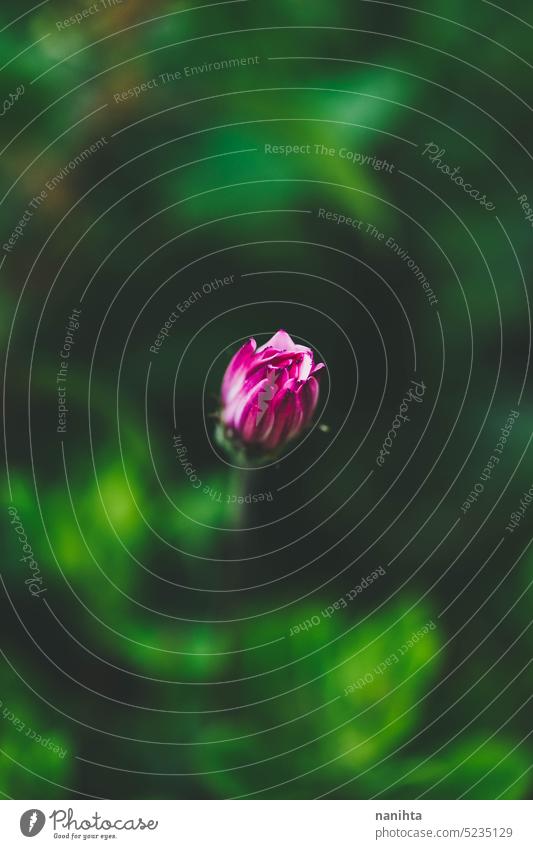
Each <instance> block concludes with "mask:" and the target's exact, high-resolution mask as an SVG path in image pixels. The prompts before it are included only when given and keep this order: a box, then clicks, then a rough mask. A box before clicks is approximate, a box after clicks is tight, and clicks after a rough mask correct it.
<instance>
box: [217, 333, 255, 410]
mask: <svg viewBox="0 0 533 849" xmlns="http://www.w3.org/2000/svg"><path fill="white" fill-rule="evenodd" d="M256 348H257V342H256V341H255V339H249V340H248V342H245V343H244V345H243V346H242V348H239V350H238V351H237V353H236V354H235V355H234V356H233V357H232V358H231V360H230V363H229V365H228V367H227V369H226V371H225V374H224V378H223V380H222V401H223V403H226V402H227V401H228V400H229V399H230V398H232V397H234V395H235V393H236V392H237V391H238V386H239V381H240V380H241V379H242V378H243V377H244V375H245V374H246V369H247V366H248V364H249V363H250V361H251V360H252V358H253V355H254V352H255V349H256Z"/></svg>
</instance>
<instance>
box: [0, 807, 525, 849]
mask: <svg viewBox="0 0 533 849" xmlns="http://www.w3.org/2000/svg"><path fill="white" fill-rule="evenodd" d="M532 813H533V811H532V804H531V803H530V802H518V801H516V802H514V801H498V802H493V801H490V802H489V801H487V802H483V801H474V802H467V801H460V802H456V801H423V802H405V801H387V802H381V801H380V802H376V801H172V800H170V801H157V800H156V801H154V800H148V801H87V800H80V801H67V802H65V801H3V802H1V803H0V835H1V838H0V845H1V846H2V847H3V846H5V847H9V849H11V847H13V846H28V841H29V840H31V839H33V838H35V844H33V845H34V846H35V847H36V849H37V847H39V846H43V847H44V846H51V845H54V846H58V845H61V844H63V843H65V842H66V841H71V843H72V842H74V843H78V844H80V845H81V844H82V843H83V844H84V845H87V844H90V845H93V846H94V845H100V846H101V845H102V844H103V843H105V844H107V845H108V846H109V845H111V846H120V847H124V849H126V847H128V846H132V847H134V846H135V847H137V846H147V847H150V846H153V847H156V846H157V847H173V849H175V847H187V849H196V847H198V849H204V847H205V849H207V847H213V846H216V847H217V849H218V847H221V849H226V847H227V849H241V847H242V849H250V847H253V849H273V847H274V849H286V847H287V849H288V848H289V847H290V849H292V847H299V846H301V847H304V849H325V847H328V849H332V847H335V846H337V845H338V846H339V847H342V849H345V848H346V849H351V847H353V849H366V847H368V846H379V845H381V846H407V847H409V849H416V847H420V849H422V847H430V846H431V847H434V849H436V847H443V849H444V847H447V846H465V847H466V846H470V847H483V846H493V847H500V849H507V847H509V849H511V847H512V849H532V847H533V827H532V826H531V815H532Z"/></svg>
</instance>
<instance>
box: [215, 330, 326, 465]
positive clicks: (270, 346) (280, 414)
mask: <svg viewBox="0 0 533 849" xmlns="http://www.w3.org/2000/svg"><path fill="white" fill-rule="evenodd" d="M323 368H324V363H318V364H317V365H315V363H314V357H313V352H312V351H311V349H310V348H306V347H305V346H304V345H296V344H295V343H294V342H293V341H292V339H291V337H290V336H289V334H288V333H286V332H285V330H278V332H277V333H276V334H274V336H273V337H272V339H269V341H268V342H266V343H265V344H264V345H262V346H261V347H260V348H258V347H257V343H256V341H255V339H250V340H249V341H248V342H246V343H245V344H244V345H243V346H242V348H240V349H239V350H238V351H237V353H236V354H235V355H234V357H233V358H232V360H231V362H230V364H229V366H228V367H227V369H226V373H225V375H224V379H223V381H222V412H221V421H222V424H223V426H224V431H225V432H224V440H225V441H226V442H227V440H228V439H229V440H231V441H235V440H237V441H238V442H239V443H240V444H241V446H242V447H243V448H244V449H247V448H253V449H255V450H256V451H257V450H258V451H259V452H261V453H262V454H277V453H278V452H279V451H280V450H281V449H282V448H283V447H284V446H285V445H286V443H287V442H289V440H291V439H294V438H295V437H296V436H299V434H300V433H301V432H302V431H303V429H304V428H305V427H306V426H307V425H308V424H309V422H310V421H311V419H312V417H313V413H314V411H315V408H316V405H317V403H318V394H319V388H318V380H317V378H316V376H315V375H317V373H318V372H319V371H320V370H321V369H323Z"/></svg>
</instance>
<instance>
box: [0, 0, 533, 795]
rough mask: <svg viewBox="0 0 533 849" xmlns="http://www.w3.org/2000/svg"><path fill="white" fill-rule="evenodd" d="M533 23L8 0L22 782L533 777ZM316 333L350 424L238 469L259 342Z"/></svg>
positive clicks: (10, 686) (307, 788)
mask: <svg viewBox="0 0 533 849" xmlns="http://www.w3.org/2000/svg"><path fill="white" fill-rule="evenodd" d="M192 7H194V8H192ZM91 8H92V10H93V11H90V10H91ZM83 10H85V12H84V11H83ZM76 14H79V15H80V16H81V17H80V18H79V19H78V20H76V18H74V21H72V20H70V21H68V19H69V18H70V17H71V16H73V15H74V16H75V15H76ZM532 26H533V18H532V17H531V9H530V6H529V4H528V3H526V2H518V0H513V2H511V3H510V4H505V8H503V6H498V4H497V3H489V2H485V0H476V2H472V3H467V4H466V3H464V2H460V0H448V1H447V2H446V3H445V4H444V3H442V2H433V0H430V2H424V3H416V4H414V5H412V4H411V5H409V7H408V6H401V5H400V4H395V3H388V2H387V3H385V2H373V0H370V1H369V2H359V0H357V2H353V0H337V2H336V3H333V4H332V3H328V2H324V0H308V2H306V3H301V2H295V0H283V2H280V1H278V0H271V2H268V3H261V2H258V0H245V2H222V3H209V4H203V5H202V4H200V3H198V4H190V3H189V4H188V3H184V2H183V3H182V2H178V1H177V0H170V2H159V0H152V2H151V3H149V4H148V3H142V2H140V0H123V2H122V3H118V2H117V3H113V2H110V3H109V5H107V4H102V3H101V2H100V3H99V4H98V5H96V4H95V5H94V6H92V7H91V6H90V4H89V3H88V2H87V3H84V2H76V0H70V2H62V0H61V1H60V0H49V2H43V3H40V4H32V3H26V2H20V3H17V4H9V3H4V4H3V5H2V8H1V10H0V45H1V54H0V55H1V56H2V68H1V71H0V73H1V79H2V97H5V98H6V103H4V106H3V114H2V117H1V118H0V134H1V138H0V143H1V155H0V180H1V195H2V200H1V211H2V217H1V221H2V237H1V242H2V245H3V247H2V253H1V257H0V261H1V266H0V277H1V281H2V284H1V288H0V298H1V302H0V333H1V335H2V340H3V343H4V344H3V346H2V347H3V349H4V353H5V357H4V369H3V375H4V395H3V399H4V408H3V412H4V417H3V420H4V438H5V443H4V467H5V472H6V475H5V481H4V485H3V495H4V504H5V510H4V519H3V522H2V526H1V533H2V538H3V542H2V551H3V558H2V565H1V570H0V574H1V579H2V588H1V590H2V591H1V602H0V603H1V607H2V612H1V615H0V628H1V633H2V640H1V649H2V650H1V658H0V701H1V703H2V704H1V706H0V713H1V718H0V750H1V754H0V791H1V792H2V794H3V796H4V797H6V798H9V797H13V798H40V799H42V798H54V797H55V798H71V797H72V798H76V797H82V798H83V797H91V796H94V797H105V798H228V797H247V798H248V797H252V798H314V797H316V796H327V797H329V798H335V797H336V798H371V797H372V798H373V797H378V798H389V799H404V798H405V799H410V798H411V799H412V798H418V797H422V798H452V799H455V798H490V799H492V798H511V799H515V798H516V799H518V798H527V797H528V796H529V795H530V791H531V772H530V768H531V740H530V737H529V735H530V733H531V702H530V699H531V672H530V666H529V664H530V662H531V645H532V642H531V632H530V630H529V628H530V624H531V589H530V586H531V579H532V562H533V561H532V556H531V552H530V549H529V547H528V546H529V541H530V536H531V534H530V528H531V517H533V508H529V513H528V510H527V507H528V502H524V503H525V504H526V507H525V508H524V509H523V515H522V514H520V516H521V518H520V521H519V522H518V523H517V526H516V527H513V528H512V531H511V530H509V529H508V528H507V526H508V524H509V522H510V521H511V519H510V517H511V514H512V513H513V512H514V513H516V512H517V510H520V511H521V510H522V507H521V504H520V502H521V499H523V498H524V493H525V492H527V491H528V490H529V488H530V486H531V485H532V483H533V481H532V473H531V468H532V466H531V450H530V441H531V436H532V409H531V394H530V393H531V378H530V373H529V351H530V329H531V328H530V314H529V298H528V292H529V291H530V289H531V286H530V280H531V268H532V262H533V233H532V231H531V224H530V223H529V222H528V221H527V220H526V214H527V210H525V208H524V207H523V206H521V201H519V197H520V196H522V195H524V194H525V195H528V194H530V195H531V197H533V189H531V176H532V174H533V168H532V154H531V150H530V132H529V128H530V126H531V112H532V104H531V80H532V64H531V63H532V62H533V55H532V51H531V28H532ZM230 59H233V60H234V59H239V60H240V59H245V60H246V62H244V63H239V64H238V66H237V67H227V66H226V65H225V64H224V63H225V62H226V63H227V62H228V60H230ZM217 62H219V63H222V64H221V67H220V68H218V69H217V66H214V67H211V68H209V63H212V65H214V63H217ZM205 65H207V68H206V67H205ZM233 65H235V63H233ZM201 66H204V70H203V71H201V72H200V71H198V70H197V72H194V71H193V72H187V71H186V69H187V68H189V69H190V68H196V69H198V68H200V67H201ZM161 75H163V76H161ZM164 75H167V76H164ZM170 75H173V76H170ZM154 80H155V82H153V83H152V84H151V85H150V86H149V85H148V83H149V82H150V81H154ZM143 84H144V88H143ZM135 86H137V87H139V88H141V91H140V92H138V93H137V94H136V93H133V94H128V90H130V91H131V90H132V89H134V87H135ZM17 91H18V95H17V96H16V97H15V98H13V97H11V98H10V95H13V94H15V92H17ZM6 104H7V108H6ZM98 139H103V141H102V142H101V144H100V146H99V147H97V149H96V150H94V151H91V152H90V153H89V154H84V155H83V156H82V157H81V158H80V155H81V154H82V152H83V151H87V150H88V149H90V148H91V145H94V144H95V143H96V142H97V140H98ZM429 144H434V145H437V146H438V149H439V150H441V151H442V153H441V154H440V160H441V164H447V165H448V166H449V167H450V169H452V170H453V168H455V167H456V166H458V167H459V168H460V172H457V173H460V174H462V175H464V178H465V180H466V181H467V182H469V183H470V184H472V186H474V187H475V188H476V189H479V192H480V195H481V196H482V195H485V196H486V198H487V199H488V201H490V202H491V203H492V204H493V205H494V208H493V209H487V208H485V207H483V206H482V205H481V204H480V203H479V202H478V200H476V199H475V198H472V197H470V196H468V195H467V194H465V192H464V191H463V189H462V188H461V187H460V186H459V185H457V183H455V182H453V181H452V180H451V179H450V175H449V174H447V173H446V172H445V170H439V168H437V165H438V164H439V163H438V162H436V161H435V162H432V161H431V160H430V158H429V155H428V153H424V150H425V148H426V146H427V145H429ZM265 145H266V146H268V145H274V146H275V145H278V146H285V148H284V149H283V148H279V152H269V151H271V150H272V149H271V148H268V147H267V148H265ZM315 145H318V146H322V145H323V146H324V148H322V147H320V148H315ZM287 146H299V149H300V150H301V151H303V152H300V153H289V154H287V153H286V150H287ZM307 146H309V147H307ZM324 149H327V151H328V152H327V153H324ZM317 150H319V152H318V153H317ZM331 150H332V151H333V153H332V154H331V155H330V153H329V151H331ZM307 151H309V152H307ZM343 151H344V153H343ZM346 152H352V153H353V154H354V158H353V159H352V160H350V159H349V158H347V156H346ZM76 157H78V159H76ZM365 157H366V159H365ZM371 157H375V159H373V160H372V159H371ZM69 163H74V167H73V166H72V164H69ZM380 163H381V164H380ZM57 175H62V177H61V179H59V180H58V181H56V184H55V185H54V187H53V189H52V190H50V189H49V188H47V183H49V181H50V180H52V179H53V178H54V176H57ZM43 191H44V193H45V195H44V196H41V200H40V202H35V201H34V206H31V203H32V199H33V198H35V197H36V196H38V195H39V194H40V193H41V192H43ZM522 203H524V201H523V200H522ZM27 210H30V211H31V213H32V214H31V215H30V216H27V218H28V220H27V221H26V222H25V223H24V226H23V227H21V228H20V229H21V235H18V236H17V238H16V239H15V243H14V244H13V245H9V242H8V240H9V238H10V236H11V235H12V233H13V231H14V230H15V228H16V227H17V225H18V223H19V222H20V220H21V219H22V218H23V216H24V214H25V212H26V211H27ZM320 210H325V211H328V212H332V213H335V214H337V215H344V216H346V217H348V218H352V219H354V220H356V221H357V222H360V224H358V225H356V226H351V225H350V226H348V225H346V224H339V223H336V221H335V220H334V219H333V220H332V219H331V217H330V220H325V218H324V217H323V216H321V214H320ZM324 214H325V213H324ZM337 221H338V219H337ZM372 228H375V232H374V230H373V229H372ZM380 234H383V235H382V236H380ZM390 239H392V240H394V242H395V243H396V244H397V245H398V246H399V248H398V250H399V251H400V252H404V253H398V252H395V251H394V250H393V249H392V248H391V246H390V245H391V243H390V242H389V240H390ZM6 244H7V248H9V249H8V250H7V249H6ZM410 258H411V259H412V260H413V263H414V264H416V266H417V267H418V268H419V269H420V270H421V273H423V274H424V275H425V278H427V281H428V283H429V286H430V287H431V289H432V290H433V292H434V293H435V296H436V299H437V300H436V302H434V303H430V302H429V300H428V297H427V295H426V290H424V288H423V286H422V283H421V282H420V278H418V279H417V277H416V275H415V273H414V271H413V265H412V264H411V267H410V263H409V259H410ZM415 271H416V269H415ZM232 275H233V280H232V282H230V283H229V284H226V285H219V284H217V283H215V284H213V281H216V280H218V281H220V280H222V281H223V280H224V278H231V276H232ZM193 292H199V293H200V296H199V297H193V298H192V302H191V303H189V305H188V306H184V301H186V300H187V299H190V296H191V293H193ZM177 304H181V305H182V309H183V311H182V312H180V314H179V319H178V321H176V322H175V324H173V325H172V326H171V327H170V328H167V331H168V335H167V336H165V337H164V338H163V339H162V340H161V337H159V338H160V341H162V344H161V345H160V346H159V347H157V346H156V347H155V350H156V351H157V353H154V351H151V350H150V348H151V347H152V346H154V345H155V340H156V339H157V338H158V334H159V333H160V330H161V328H162V327H164V325H165V322H166V321H167V320H168V317H169V315H170V314H171V313H172V311H173V310H175V309H176V305H177ZM74 309H76V310H80V311H81V314H80V316H79V328H77V329H76V330H75V333H74V342H73V344H72V347H71V351H70V354H71V355H70V358H69V360H68V370H67V371H68V376H67V380H66V384H64V385H65V386H66V397H67V404H66V406H67V407H68V413H67V416H66V420H65V421H66V432H65V433H58V394H57V389H58V384H57V374H58V372H59V369H60V363H61V359H62V357H61V356H60V352H61V351H62V349H63V346H64V340H65V337H66V334H67V325H68V320H69V316H71V315H72V312H73V310H74ZM178 311H179V308H178ZM280 327H283V328H284V329H286V330H288V331H289V332H290V333H291V334H292V335H293V336H294V338H295V339H297V340H298V341H304V342H305V343H306V344H309V345H310V346H311V347H312V348H313V350H314V351H315V352H317V357H319V358H320V359H322V360H323V361H324V362H325V363H326V364H327V374H326V375H325V377H324V379H323V381H322V394H321V405H320V408H319V411H318V415H317V421H316V426H315V427H314V428H313V429H312V430H311V431H310V432H309V433H308V434H307V435H306V438H305V440H304V441H303V442H302V443H301V444H299V445H297V446H296V447H295V450H294V451H292V452H291V453H290V454H289V455H288V456H287V457H286V458H284V459H283V460H281V461H280V462H278V463H276V464H272V465H270V466H268V467H266V468H264V469H261V470H259V471H242V470H238V469H235V468H231V466H230V465H229V464H228V461H227V459H226V458H224V457H223V456H222V455H221V454H220V451H219V449H218V448H217V446H216V445H214V443H213V431H214V427H215V423H216V413H217V408H218V393H219V385H220V380H221V377H222V374H223V372H224V368H225V367H226V365H227V363H228V362H229V359H230V356H231V354H232V353H233V352H234V351H235V350H236V348H237V347H238V345H239V344H242V342H243V341H245V340H246V339H247V338H249V337H250V336H254V337H255V338H256V339H257V340H258V342H261V343H262V342H264V341H266V339H267V338H268V337H269V336H270V335H272V333H274V332H275V331H276V330H277V329H279V328H280ZM413 379H415V380H417V381H419V382H420V381H422V382H423V383H424V386H425V387H426V388H425V392H424V395H423V400H422V402H421V403H415V402H412V403H411V405H410V412H409V418H410V421H409V422H405V423H403V424H402V427H401V428H400V429H399V430H398V434H397V438H395V440H394V442H393V445H392V448H391V451H390V456H388V457H387V461H386V463H385V464H384V465H383V466H382V467H380V466H378V465H377V463H376V457H377V455H378V453H379V450H380V448H381V446H382V445H383V443H384V440H385V438H386V436H387V433H388V431H389V429H390V428H391V426H392V421H393V419H394V417H395V415H396V413H397V412H398V409H399V405H400V403H401V401H402V398H403V397H404V396H405V395H406V393H407V391H408V389H409V387H410V386H411V385H412V384H411V381H412V380H413ZM511 411H516V412H517V413H519V416H518V417H516V418H515V419H514V424H513V427H512V431H511V432H510V434H509V436H508V439H507V440H506V442H505V447H504V450H503V452H502V454H501V456H499V457H498V459H499V463H498V464H495V468H494V469H492V470H491V471H490V474H489V475H488V476H487V477H486V478H485V480H484V490H483V492H482V493H481V494H479V497H477V498H476V499H475V500H474V502H473V503H472V505H471V506H470V507H469V509H468V510H465V511H464V512H463V510H462V509H461V506H462V505H463V504H464V502H465V501H466V499H467V497H468V495H469V493H470V492H471V491H472V490H473V488H474V486H475V485H476V484H479V482H480V481H481V475H482V474H483V470H484V468H485V467H486V465H487V462H488V461H489V458H490V457H491V456H494V448H495V446H496V444H497V442H498V440H499V439H500V436H501V429H502V428H504V427H505V424H506V422H507V420H508V417H509V415H510V413H511ZM178 434H179V435H180V437H181V440H182V443H183V444H184V445H185V446H186V450H187V456H188V459H189V461H190V462H191V464H192V466H193V467H194V469H195V473H196V476H197V478H198V480H200V481H201V487H199V488H196V487H195V486H194V485H193V484H192V483H191V481H190V480H189V479H188V478H187V475H186V474H185V473H184V469H183V467H182V465H181V464H180V463H179V459H178V455H177V453H176V449H175V444H174V440H175V437H176V435H178ZM260 493H264V494H267V493H268V494H269V495H271V498H269V500H266V496H265V500H257V501H256V502H255V503H253V502H252V503H251V504H250V503H248V504H247V503H246V501H245V497H246V496H247V495H252V494H254V495H257V494H260ZM239 496H240V497H241V499H243V500H244V503H242V504H239ZM250 500H251V499H248V501H250ZM10 507H12V508H14V509H16V510H17V515H18V517H19V519H20V526H17V527H22V528H23V531H24V533H25V539H27V540H28V543H27V544H28V545H30V546H31V549H32V551H33V554H34V557H35V561H36V563H37V564H38V568H39V573H38V575H39V576H40V578H41V579H42V583H40V584H39V585H38V586H39V589H40V590H42V592H40V593H39V594H38V595H36V596H35V597H34V596H32V593H31V591H30V589H29V586H30V585H29V584H27V583H25V582H26V581H27V579H28V578H29V577H30V574H31V573H30V570H29V568H28V563H27V561H25V562H24V561H21V559H20V558H21V554H22V552H21V544H20V540H19V539H18V538H17V537H18V536H20V533H21V532H20V530H19V531H18V532H17V531H16V530H15V524H14V523H13V522H12V520H11V517H12V515H13V514H9V513H8V509H9V508H10ZM378 569H381V570H382V572H383V573H384V574H381V573H378V574H379V577H378V578H377V579H375V580H374V581H371V582H369V585H368V586H367V587H364V586H363V587H361V581H362V580H363V579H365V578H366V577H367V576H369V575H371V574H372V573H373V572H375V571H376V570H378ZM358 586H359V587H361V590H360V591H357V593H356V595H355V597H354V599H353V600H351V601H349V603H347V604H346V606H343V605H342V604H340V603H339V602H338V600H339V599H341V598H345V599H346V593H348V592H350V591H351V590H352V588H354V587H358ZM336 602H337V607H336V608H335V603H336ZM328 607H333V613H332V614H331V615H327V614H326V615H323V614H322V611H324V610H327V608H328ZM317 620H318V621H317ZM302 622H303V623H305V622H308V623H309V622H310V623H311V625H309V624H308V625H307V626H305V628H301V629H300V630H299V632H297V633H296V632H295V627H296V626H297V625H298V624H299V623H302ZM428 623H431V624H432V626H431V627H428ZM424 629H425V630H424ZM417 631H422V636H417V637H416V638H415V639H412V635H413V634H415V633H416V632H417ZM409 641H410V642H409ZM394 657H396V660H394V659H393V658H394ZM384 667H385V668H384ZM376 670H377V671H376ZM361 681H362V682H363V683H361ZM357 682H359V684H358V686H354V685H356V684H357ZM56 749H59V751H56Z"/></svg>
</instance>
